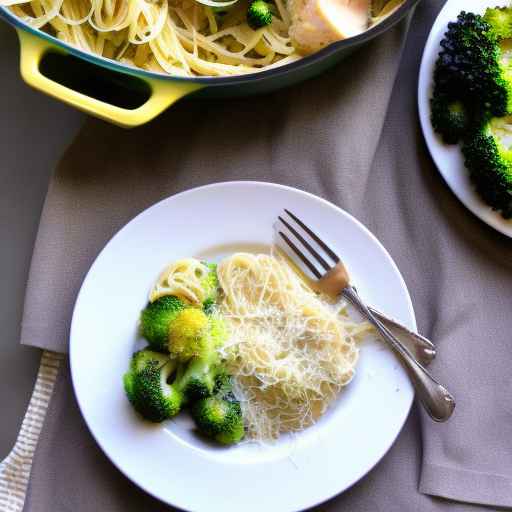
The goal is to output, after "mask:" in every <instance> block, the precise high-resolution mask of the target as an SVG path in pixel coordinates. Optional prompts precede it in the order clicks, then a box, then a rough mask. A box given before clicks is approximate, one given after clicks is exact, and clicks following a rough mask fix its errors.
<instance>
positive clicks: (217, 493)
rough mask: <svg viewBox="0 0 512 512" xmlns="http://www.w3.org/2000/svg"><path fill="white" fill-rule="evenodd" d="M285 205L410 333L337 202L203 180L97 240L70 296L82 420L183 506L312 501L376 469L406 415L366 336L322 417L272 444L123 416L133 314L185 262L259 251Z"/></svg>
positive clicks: (406, 313) (395, 275)
mask: <svg viewBox="0 0 512 512" xmlns="http://www.w3.org/2000/svg"><path fill="white" fill-rule="evenodd" d="M283 208H289V209H291V210H292V211H294V212H296V213H297V214H299V215H301V216H302V217H303V218H304V219H306V220H307V222H308V223H309V224H310V225H311V226H312V227H313V228H314V229H317V230H318V232H319V233H321V234H322V236H325V238H326V241H328V243H329V244H331V245H332V246H333V248H334V249H335V250H336V251H337V252H338V253H339V254H340V256H342V258H343V259H344V261H345V262H346V264H347V267H348V269H349V271H350V273H351V275H352V277H353V281H354V283H355V284H356V285H357V288H358V290H359V292H360V293H361V295H362V296H363V298H365V299H366V300H367V301H368V302H369V303H371V304H373V305H375V306H377V307H379V308H381V309H382V310H383V311H384V312H386V313H387V314H389V315H390V316H392V317H394V318H397V319H398V320H400V321H402V322H403V323H404V324H406V325H407V326H408V327H410V328H412V329H415V327H416V325H415V318H414V312H413V308H412V305H411V300H410V297H409V293H408V291H407V288H406V286H405V283H404V281H403V279H402V277H401V275H400V273H399V271H398V269H397V267H396V265H395V264H394V263H393V261H392V260H391V258H390V256H389V254H388V253H387V252H386V250H385V249H384V248H383V247H382V245H381V244H380V243H379V242H378V241H377V239H376V238H375V237H374V236H373V235H372V234H371V233H370V232H369V231H368V230H367V229H366V228H365V227H364V226H362V225H361V224H360V223H359V222H358V221H356V220H355V219H354V218H353V217H351V216H350V215H348V214H347V213H345V212H344V211H342V210H340V209H339V208H337V207H335V206H334V205H332V204H330V203H328V202H326V201H324V200H322V199H320V198H318V197H315V196H312V195H310V194H307V193H305V192H301V191H299V190H296V189H292V188H288V187H284V186H279V185H273V184H269V183H254V182H231V183H220V184H215V185H209V186H206V187H201V188H197V189H194V190H190V191H187V192H184V193H181V194H178V195H175V196H173V197H170V198H168V199H166V200H164V201H162V202H160V203H158V204H156V205H154V206H152V207H151V208H149V209H148V210H146V211H144V212H143V213H141V214H140V215H139V216H137V217H136V218H135V219H133V220H132V221H131V222H129V223H128V224H127V225H126V226H125V227H124V228H123V229H122V230H121V231H119V233H118V234H117V235H116V236H114V238H113V239H112V240H111V241H110V242H109V243H108V244H107V246H106V247H105V248H104V249H103V251H102V252H101V253H100V255H99V256H98V258H97V259H96V261H95V263H94V264H93V266H92V267H91V269H90V271H89V273H88V274H87V277H86V278H85V281H84V283H83V285H82V289H81V291H80V294H79V296H78V299H77V302H76V306H75V311H74V314H73V321H72V326H71V354H70V358H71V371H72V377H73V384H74V388H75V392H76V396H77V399H78V403H79V406H80V409H81V411H82V414H83V416H84V418H85V420H86V422H87V425H88V426H89V428H90V430H91V432H92V434H93V436H94V437H95V439H96V441H97V442H98V443H99V445H100V446H101V448H102V449H103V450H104V452H105V453H106V454H107V455H108V457H109V458H110V459H111V461H112V462H113V463H114V464H115V465H116V466H117V467H118V468H119V469H120V470H121V471H122V472H123V473H124V474H125V475H126V476H127V477H128V478H130V479H131V480H132V481H133V482H135V483H136V484H138V485H139V486H140V487H142V488H143V489H144V490H146V491H147V492H148V493H150V494H152V495H153V496H155V497H157V498H159V499H161V500H163V501H164V502H167V503H169V504H172V505H175V506H177V507H180V508H182V509H186V510H193V511H207V512H216V511H219V512H220V511H222V512H230V511H236V512H240V510H243V511H244V512H252V511H258V512H261V511H265V512H273V511H276V512H287V511H295V510H302V509H305V508H307V507H311V506H313V505H316V504H318V503H320V502H322V501H324V500H326V499H328V498H330V497H332V496H334V495H336V494H338V493H340V492H342V491H344V490H345V489H347V488H348V487H349V486H351V485H352V484H353V483H355V482H356V481H357V480H359V479H360V478H361V477H362V476H363V475H365V474H366V473H367V472H368V471H369V470H370V469H371V468H372V467H373V466H374V465H375V464H376V463H377V462H378V461H379V460H380V458H381V457H382V456H383V455H384V454H385V453H386V451H387V450H388V449H389V447H390V446H391V444H392V443H393V441H394V440H395V438H396V436H397V435H398V433H399V431H400V429H401V428H402V425H403V424H404V422H405V420H406V418H407V414H408V412H409V409H410V407H411V403H412V400H413V390H412V387H411V385H410V383H409V380H408V379H407V376H406V374H405V372H404V371H403V370H402V368H401V367H400V365H399V364H398V363H397V362H396V360H395V358H394V357H393V355H392V354H391V353H390V352H389V351H388V350H387V349H386V348H385V347H384V346H383V345H381V344H380V343H379V342H376V341H375V342H370V343H367V344H365V345H364V346H363V347H362V350H361V358H360V363H359V365H358V368H357V375H356V377H355V378H354V380H353V382H352V383H351V384H350V385H349V386H348V387H347V388H346V391H344V392H342V393H341V395H340V397H339V399H338V400H337V402H336V403H335V404H334V405H333V406H332V408H331V409H330V410H329V411H328V412H327V413H326V414H325V415H324V416H323V417H322V418H321V420H320V421H319V422H318V423H317V424H316V425H315V426H313V427H311V428H309V429H307V430H305V431H304V432H301V433H300V434H298V435H295V436H283V437H282V438H281V439H280V440H279V441H278V442H276V443H275V444H273V445H270V446H260V445H255V444H242V445H239V446H234V447H229V448H224V447H219V446H214V445H212V444H211V443H207V442H205V441H203V440H202V439H200V438H199V437H197V436H196V434H195V432H194V430H193V426H192V423H191V420H190V418H189V417H188V415H187V413H186V412H184V413H182V414H180V415H178V416H177V418H176V419H175V420H172V421H168V422H165V423H163V424H158V425H154V424H150V423H147V422H144V421H143V420H141V419H140V418H139V417H138V416H137V415H136V414H135V413H134V412H133V410H132V408H131V406H130V405H129V403H128V400H127V399H126V397H125V395H124V392H123V386H122V376H123V373H124V372H125V371H126V369H127V367H128V363H129V360H130V357H131V354H132V352H133V351H134V350H135V348H136V347H138V346H139V344H140V340H138V339H137V333H136V323H137V318H138V315H139V312H140V310H141V309H142V308H143V307H144V306H145V304H146V301H147V296H148V292H149V289H150V288H151V286H152V284H153V282H154V280H155V279H156V277H157V275H158V274H159V272H160V271H161V269H162V268H163V267H164V266H165V265H166V264H167V263H168V262H170V261H172V260H175V259H177V258H183V257H186V256H198V257H207V258H210V259H212V260H218V259H219V258H221V257H222V256H224V255H226V254H229V253H232V252H233V251H236V250H251V249H252V250H258V249H259V248H261V247H262V246H267V247H268V246H269V245H270V244H271V243H272V236H273V229H272V226H273V223H274V221H275V219H276V217H277V215H278V214H279V213H280V212H282V209H283Z"/></svg>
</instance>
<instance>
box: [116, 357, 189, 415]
mask: <svg viewBox="0 0 512 512" xmlns="http://www.w3.org/2000/svg"><path fill="white" fill-rule="evenodd" d="M175 370H176V363H175V362H173V361H171V360H170V359H169V357H168V356H166V355H164V354H161V353H159V352H154V351H151V350H140V351H139V352H136V353H135V354H134V355H133V357H132V361H131V364H130V369H129V370H128V372H126V373H125V375H124V378H123V383H124V389H125V391H126V395H127V396H128V400H130V402H131V404H132V405H133V407H134V408H135V410H136V411H137V412H138V413H139V414H140V415H142V416H143V417H144V418H146V419H147V420H149V421H153V422H161V421H164V420H166V419H168V418H172V417H173V416H175V415H176V414H178V412H179V410H180V408H181V406H182V404H183V398H184V397H183V393H182V392H181V391H180V390H178V389H176V388H175V387H174V386H172V385H170V384H168V383H167V380H168V379H169V378H170V377H171V375H172V374H173V372H174V371H175Z"/></svg>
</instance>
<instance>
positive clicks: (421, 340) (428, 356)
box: [368, 306, 436, 366]
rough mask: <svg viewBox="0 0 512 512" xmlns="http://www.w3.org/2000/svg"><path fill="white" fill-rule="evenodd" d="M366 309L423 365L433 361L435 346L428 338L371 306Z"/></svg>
mask: <svg viewBox="0 0 512 512" xmlns="http://www.w3.org/2000/svg"><path fill="white" fill-rule="evenodd" d="M368 309H369V310H370V312H371V313H372V315H373V316H374V317H375V318H376V319H377V320H379V321H380V322H382V323H383V324H384V326H385V327H387V328H388V329H389V330H390V331H391V333H392V334H393V335H394V336H395V337H397V338H398V340H399V341H400V342H401V343H402V345H405V347H406V348H407V350H409V352H410V353H411V354H412V356H413V357H414V359H416V361H418V362H419V363H420V364H421V365H423V366H428V365H429V364H430V363H431V362H432V361H433V359H434V358H435V357H436V348H435V346H434V344H433V343H432V342H431V341H430V340H429V339H427V338H425V336H422V335H421V334H418V333H416V332H413V331H411V330H410V329H407V327H405V326H404V325H402V324H400V323H398V322H397V321H395V320H393V319H391V318H389V317H387V316H386V315H385V314H384V313H382V312H380V311H379V310H377V309H375V308H372V307H371V306H368Z"/></svg>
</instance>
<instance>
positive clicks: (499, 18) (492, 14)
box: [484, 7, 512, 39]
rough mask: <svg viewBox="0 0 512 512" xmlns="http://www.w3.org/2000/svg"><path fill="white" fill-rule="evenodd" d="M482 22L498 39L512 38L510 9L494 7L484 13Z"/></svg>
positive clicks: (511, 9)
mask: <svg viewBox="0 0 512 512" xmlns="http://www.w3.org/2000/svg"><path fill="white" fill-rule="evenodd" d="M484 21H486V22H487V23H489V25H490V26H491V27H492V29H493V31H494V33H495V34H496V36H497V37H498V38H500V39H508V38H510V37H512V8H511V7H495V8H493V9H491V8H489V9H487V10H486V11H485V15H484Z"/></svg>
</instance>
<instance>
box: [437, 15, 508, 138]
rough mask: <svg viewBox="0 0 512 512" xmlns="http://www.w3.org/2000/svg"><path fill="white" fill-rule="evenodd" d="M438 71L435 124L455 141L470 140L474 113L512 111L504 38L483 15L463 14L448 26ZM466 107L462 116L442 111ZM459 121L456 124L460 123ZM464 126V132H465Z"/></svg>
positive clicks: (438, 130)
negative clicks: (466, 136)
mask: <svg viewBox="0 0 512 512" xmlns="http://www.w3.org/2000/svg"><path fill="white" fill-rule="evenodd" d="M441 47H442V50H441V52H440V53H439V57H438V59H437V62H436V66H435V71H434V91H433V97H432V104H431V105H432V122H433V126H434V128H435V130H436V131H437V132H438V133H440V134H441V135H442V136H443V137H444V138H445V139H447V140H449V141H452V142H453V141H455V142H456V140H455V139H457V140H458V138H460V137H461V136H463V135H465V133H466V132H467V129H468V128H469V126H470V124H471V122H470V119H468V114H470V113H471V112H472V111H481V110H488V111H490V112H491V113H492V114H493V115H495V116H503V115H506V114H507V113H509V112H512V77H511V71H510V69H509V65H508V62H507V57H506V55H505V52H504V51H502V48H501V46H500V38H499V37H498V35H497V34H496V31H495V30H493V28H492V27H491V25H489V23H487V22H486V21H485V20H484V19H483V18H482V16H479V15H476V14H473V13H467V12H464V11H463V12H461V13H460V14H459V16H458V18H457V21H456V22H452V23H449V24H448V31H447V32H446V34H445V37H444V39H443V40H442V41H441ZM458 102H460V104H462V105H463V106H464V109H463V111H464V115H463V116H462V120H463V121H464V122H463V124H462V125H461V123H460V121H461V117H460V116H456V117H455V118H454V116H453V115H449V114H446V115H443V114H442V113H441V106H442V105H443V103H444V104H447V105H448V106H453V105H458ZM454 121H455V122H454ZM462 126H464V129H462Z"/></svg>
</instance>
